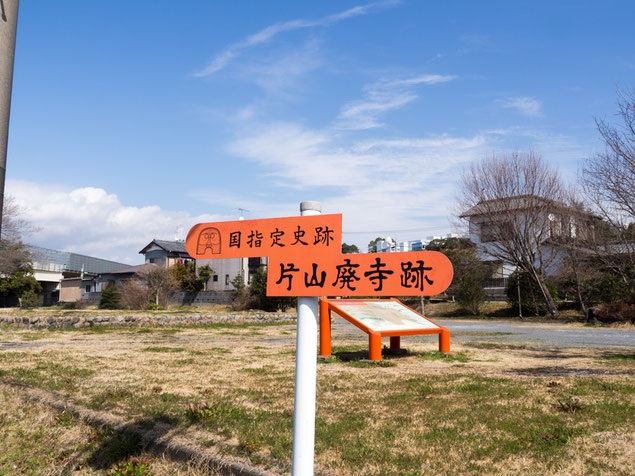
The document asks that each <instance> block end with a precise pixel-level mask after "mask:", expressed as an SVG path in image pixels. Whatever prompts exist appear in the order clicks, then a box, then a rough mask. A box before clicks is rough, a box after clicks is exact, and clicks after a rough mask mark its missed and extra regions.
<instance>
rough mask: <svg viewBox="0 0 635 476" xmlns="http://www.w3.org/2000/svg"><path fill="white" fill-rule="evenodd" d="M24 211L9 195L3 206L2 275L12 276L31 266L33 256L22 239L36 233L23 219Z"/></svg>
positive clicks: (0, 243) (0, 258)
mask: <svg viewBox="0 0 635 476" xmlns="http://www.w3.org/2000/svg"><path fill="white" fill-rule="evenodd" d="M21 215H22V210H21V208H20V207H19V206H18V205H17V204H16V203H15V199H14V198H13V197H12V196H10V195H7V196H6V197H4V204H3V213H2V217H3V218H2V220H3V227H2V235H1V236H0V274H3V275H10V274H13V273H15V272H16V271H18V270H20V269H23V268H24V267H25V266H28V265H30V262H31V258H32V257H31V254H30V253H29V250H28V249H27V248H26V246H25V245H24V243H22V237H23V236H24V235H26V234H28V233H31V232H33V231H35V227H33V226H32V225H31V224H30V223H29V222H27V221H26V220H24V219H23V218H21Z"/></svg>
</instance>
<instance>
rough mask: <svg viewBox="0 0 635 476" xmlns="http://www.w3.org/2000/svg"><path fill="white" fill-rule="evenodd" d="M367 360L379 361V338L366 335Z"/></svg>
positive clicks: (375, 335)
mask: <svg viewBox="0 0 635 476" xmlns="http://www.w3.org/2000/svg"><path fill="white" fill-rule="evenodd" d="M368 359H369V360H381V336H380V335H379V334H368Z"/></svg>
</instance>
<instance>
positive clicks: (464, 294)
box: [455, 277, 487, 316]
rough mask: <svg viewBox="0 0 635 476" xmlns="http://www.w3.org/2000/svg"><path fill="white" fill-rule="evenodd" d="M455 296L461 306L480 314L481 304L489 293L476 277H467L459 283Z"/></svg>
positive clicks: (475, 314) (474, 313) (471, 312)
mask: <svg viewBox="0 0 635 476" xmlns="http://www.w3.org/2000/svg"><path fill="white" fill-rule="evenodd" d="M455 297H456V301H457V302H458V303H459V306H461V307H462V308H463V309H465V310H466V311H467V312H469V313H470V314H472V315H474V316H477V315H478V314H480V311H481V304H483V302H485V299H486V297H487V293H486V292H485V290H484V289H483V286H481V284H480V283H479V282H478V281H477V280H476V279H474V278H472V277H465V278H463V279H462V280H461V282H460V283H459V284H458V286H457V289H456V296H455Z"/></svg>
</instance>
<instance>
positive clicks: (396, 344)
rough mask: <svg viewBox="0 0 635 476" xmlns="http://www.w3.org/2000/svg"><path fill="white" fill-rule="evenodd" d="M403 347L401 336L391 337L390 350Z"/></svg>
mask: <svg viewBox="0 0 635 476" xmlns="http://www.w3.org/2000/svg"><path fill="white" fill-rule="evenodd" d="M400 348H401V338H400V337H399V336H395V337H391V338H390V350H399V349H400Z"/></svg>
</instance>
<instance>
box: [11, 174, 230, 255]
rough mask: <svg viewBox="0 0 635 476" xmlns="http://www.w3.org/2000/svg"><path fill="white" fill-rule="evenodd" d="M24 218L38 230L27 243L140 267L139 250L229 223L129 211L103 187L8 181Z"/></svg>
mask: <svg viewBox="0 0 635 476" xmlns="http://www.w3.org/2000/svg"><path fill="white" fill-rule="evenodd" d="M7 194H9V195H12V196H14V197H15V200H16V203H17V204H18V205H19V206H20V207H21V208H22V209H23V217H24V218H25V219H26V220H28V221H29V222H30V223H31V224H33V225H35V226H36V227H38V228H39V231H37V232H36V233H34V234H32V235H31V236H29V237H27V241H28V242H29V243H32V244H34V245H38V246H42V247H45V248H52V249H59V250H62V251H72V252H75V253H81V254H87V255H90V256H95V257H98V258H104V259H111V260H114V261H120V262H123V263H139V262H141V258H142V257H141V255H139V254H138V252H139V250H141V248H143V247H144V246H145V245H146V244H148V243H149V242H150V240H152V239H153V238H159V239H168V240H171V239H174V237H175V232H176V231H177V228H178V229H179V231H180V237H181V238H184V237H185V235H186V234H187V231H188V230H189V229H190V228H191V227H192V226H193V225H194V224H196V223H200V222H206V221H214V220H219V219H221V220H222V219H230V218H228V217H221V216H218V215H200V216H192V215H190V214H189V213H188V212H184V211H172V210H163V209H161V208H160V207H158V206H156V205H154V206H146V207H135V206H127V205H124V204H122V203H121V202H120V201H119V198H118V197H117V195H115V194H110V193H108V192H107V191H106V190H104V189H102V188H95V187H83V188H78V189H75V190H68V189H66V188H63V187H56V186H52V185H42V184H38V183H34V182H28V181H17V180H9V181H7Z"/></svg>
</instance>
